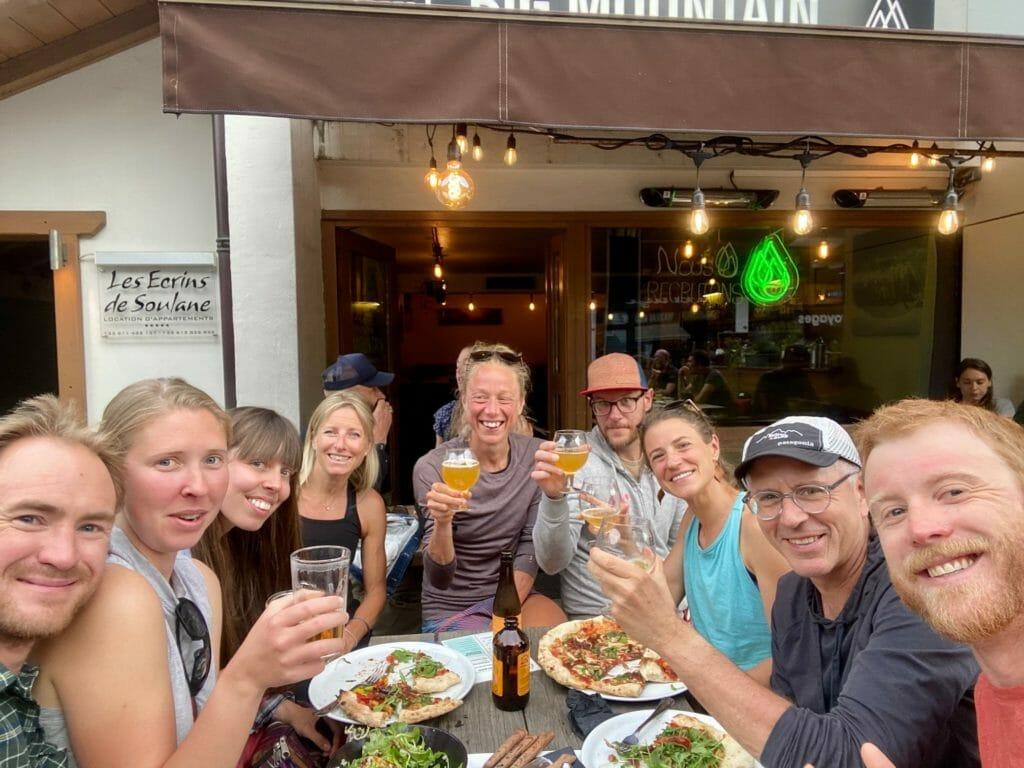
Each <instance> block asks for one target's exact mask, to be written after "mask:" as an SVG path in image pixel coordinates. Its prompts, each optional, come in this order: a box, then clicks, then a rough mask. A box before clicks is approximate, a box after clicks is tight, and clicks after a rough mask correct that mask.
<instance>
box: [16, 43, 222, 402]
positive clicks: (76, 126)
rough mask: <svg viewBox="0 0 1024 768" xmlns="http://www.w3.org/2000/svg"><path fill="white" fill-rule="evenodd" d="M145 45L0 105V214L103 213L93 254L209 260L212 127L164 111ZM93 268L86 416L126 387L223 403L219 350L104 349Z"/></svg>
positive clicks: (86, 292) (88, 282)
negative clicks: (142, 382) (194, 393)
mask: <svg viewBox="0 0 1024 768" xmlns="http://www.w3.org/2000/svg"><path fill="white" fill-rule="evenodd" d="M160 79H161V75H160V44H159V42H157V41H155V40H154V41H151V42H148V43H145V44H143V45H139V46H137V47H135V48H132V49H130V50H128V51H125V52H123V53H120V54H117V55H116V56H112V57H110V58H108V59H105V60H103V61H100V62H98V63H96V64H93V65H90V66H88V67H85V68H84V69H80V70H78V71H76V72H72V73H70V74H67V75H64V76H63V77H60V78H58V79H56V80H53V81H51V82H48V83H45V84H43V85H40V86H38V87H36V88H33V89H31V90H29V91H26V92H24V93H20V94H17V95H15V96H12V97H10V98H8V99H5V100H3V101H0V137H2V139H0V179H2V180H3V181H2V183H0V209H7V210H61V211H105V212H106V214H107V225H106V227H105V228H104V229H103V230H101V231H100V233H99V234H98V235H97V236H96V237H94V238H91V239H86V240H83V241H82V243H81V247H82V254H83V255H88V254H92V253H94V252H96V251H213V250H214V246H215V237H216V220H215V210H214V197H213V149H212V138H211V124H210V118H208V117H204V116H188V115H185V116H182V117H181V118H175V117H174V116H171V115H165V114H163V113H162V112H161V96H160ZM96 281H97V275H96V268H95V266H94V265H93V263H92V262H91V261H89V260H85V261H83V263H82V293H83V296H82V300H83V306H84V321H85V363H86V398H87V404H88V413H89V418H90V420H92V421H95V420H97V419H98V418H99V415H100V413H101V412H102V410H103V407H104V406H105V405H106V403H107V402H108V401H109V400H110V398H111V397H112V396H113V395H114V394H116V393H117V391H118V390H120V389H121V388H122V387H123V386H125V385H126V384H129V383H131V382H133V381H136V380H137V379H140V378H145V377H150V376H171V375H175V376H183V377H185V378H186V379H188V380H189V381H191V382H192V383H193V384H195V385H197V386H199V387H201V388H203V389H205V390H206V391H207V392H209V393H210V394H211V395H212V396H213V397H215V398H216V399H218V400H222V398H223V377H222V369H221V351H220V344H219V342H217V341H211V342H200V343H197V342H195V341H189V342H137V341H106V340H104V339H103V338H101V337H100V335H99V329H98V320H99V314H100V307H99V306H98V301H97V283H96Z"/></svg>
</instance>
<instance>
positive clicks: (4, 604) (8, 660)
mask: <svg viewBox="0 0 1024 768" xmlns="http://www.w3.org/2000/svg"><path fill="white" fill-rule="evenodd" d="M119 472H120V464H119V460H118V459H117V457H116V454H115V453H114V452H113V451H112V450H111V448H110V446H109V445H108V444H107V443H106V441H105V440H103V439H102V438H100V437H98V436H97V435H96V434H95V433H93V432H91V431H90V430H87V429H86V428H85V427H84V426H82V424H81V422H80V421H79V419H78V417H77V415H76V413H75V412H74V411H73V410H72V409H70V408H69V407H68V406H65V405H62V404H61V403H59V402H58V401H57V399H56V398H54V397H52V396H49V395H47V396H44V397H37V398H34V399H32V400H27V401H25V402H23V403H22V404H21V405H19V406H18V407H17V408H15V409H14V410H13V411H11V413H9V414H8V415H7V416H4V417H3V418H0V765H2V766H4V768H64V767H65V766H67V765H68V757H67V754H66V753H65V751H64V750H58V749H56V748H55V747H53V746H51V745H50V744H47V743H46V742H45V741H44V739H43V732H42V729H41V728H40V726H39V707H38V706H37V705H36V703H35V701H33V699H32V686H33V684H34V683H35V680H36V676H37V675H38V672H39V670H38V668H37V667H35V666H33V665H30V664H27V663H26V661H27V659H28V655H29V652H30V651H31V650H32V646H33V645H34V643H35V642H36V641H37V640H41V639H44V638H48V637H53V636H54V635H57V634H59V633H60V632H61V631H63V630H64V628H65V627H67V626H68V624H70V623H71V619H72V617H73V616H74V615H75V612H76V611H77V610H78V609H79V608H80V607H81V606H82V605H83V604H84V603H85V601H86V600H88V599H89V597H90V596H91V595H92V593H93V591H94V590H95V588H96V587H97V585H98V584H99V582H100V577H101V576H102V575H103V569H104V565H105V562H106V558H107V549H108V546H109V542H110V530H111V528H112V527H113V525H114V512H115V509H116V507H117V501H118V495H119V490H118V489H119V486H118V485H117V484H116V478H119Z"/></svg>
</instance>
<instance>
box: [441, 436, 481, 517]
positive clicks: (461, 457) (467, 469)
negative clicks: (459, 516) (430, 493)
mask: <svg viewBox="0 0 1024 768" xmlns="http://www.w3.org/2000/svg"><path fill="white" fill-rule="evenodd" d="M479 479H480V462H479V461H477V458H476V456H474V455H473V452H472V451H471V450H469V448H449V449H448V450H447V451H446V452H445V455H444V461H443V462H441V480H442V481H443V482H444V484H445V485H447V486H448V487H449V488H454V489H455V490H456V491H468V490H469V489H470V488H472V487H473V486H474V485H476V481H477V480H479ZM467 509H469V505H468V504H463V505H462V506H461V507H459V509H458V510H457V511H459V512H464V511H466V510H467Z"/></svg>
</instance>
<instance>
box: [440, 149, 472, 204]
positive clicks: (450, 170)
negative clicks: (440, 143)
mask: <svg viewBox="0 0 1024 768" xmlns="http://www.w3.org/2000/svg"><path fill="white" fill-rule="evenodd" d="M475 192H476V184H475V183H473V178H472V177H471V176H470V175H469V174H468V173H467V172H466V170H465V169H464V168H463V167H462V153H461V152H460V151H459V145H458V144H457V143H456V141H455V139H452V140H451V141H450V142H448V165H447V166H446V167H445V170H444V173H442V174H441V178H440V179H438V182H437V190H436V194H437V199H438V200H440V201H441V202H442V203H444V204H445V206H447V207H448V208H462V207H463V206H464V205H466V203H468V202H469V201H470V200H472V199H473V194H474V193H475Z"/></svg>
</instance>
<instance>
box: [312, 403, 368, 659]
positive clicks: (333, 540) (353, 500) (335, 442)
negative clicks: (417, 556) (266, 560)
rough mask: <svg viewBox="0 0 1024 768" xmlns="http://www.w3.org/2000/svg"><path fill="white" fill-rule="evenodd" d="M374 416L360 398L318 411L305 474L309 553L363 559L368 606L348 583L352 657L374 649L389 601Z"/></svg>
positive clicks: (347, 637)
mask: <svg viewBox="0 0 1024 768" xmlns="http://www.w3.org/2000/svg"><path fill="white" fill-rule="evenodd" d="M372 439H373V416H372V415H371V414H370V409H369V408H368V407H367V405H366V402H365V401H364V400H363V399H362V398H361V397H359V396H358V395H356V394H355V393H353V392H335V393H334V394H332V395H330V396H329V397H327V398H326V399H324V400H323V401H322V402H321V403H320V405H318V406H317V407H316V410H314V411H313V415H312V416H311V417H310V419H309V429H307V430H306V440H305V443H304V444H303V449H302V468H301V469H300V470H299V493H298V506H299V525H300V531H301V535H302V545H303V546H304V547H320V546H338V547H344V548H346V549H347V550H348V551H349V553H350V555H351V558H352V560H353V561H354V559H355V556H356V553H357V552H359V553H360V557H361V561H360V564H361V566H362V574H363V579H362V581H363V599H362V602H357V601H356V600H355V599H354V597H353V595H352V594H351V587H352V585H351V581H350V583H349V595H348V602H347V606H348V613H349V616H350V618H349V621H348V624H347V625H346V626H345V632H344V638H343V639H344V641H345V646H344V651H345V652H346V653H347V652H348V651H351V650H352V649H353V648H355V647H356V646H358V645H360V644H363V641H364V638H365V639H366V642H369V635H370V631H371V630H372V629H373V626H374V624H376V622H377V619H378V618H379V617H380V614H381V611H383V610H384V604H385V602H386V601H387V555H386V553H385V550H384V539H385V536H386V534H387V509H386V507H385V506H384V499H382V498H381V495H380V494H379V493H377V491H375V490H374V485H375V483H376V475H377V471H378V464H377V458H378V454H377V452H376V451H375V450H374V446H373V442H372Z"/></svg>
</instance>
